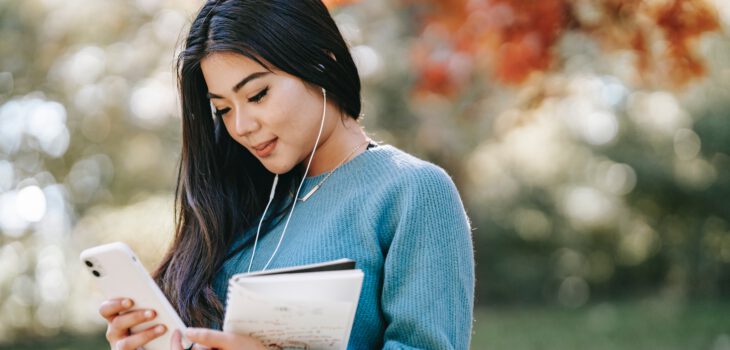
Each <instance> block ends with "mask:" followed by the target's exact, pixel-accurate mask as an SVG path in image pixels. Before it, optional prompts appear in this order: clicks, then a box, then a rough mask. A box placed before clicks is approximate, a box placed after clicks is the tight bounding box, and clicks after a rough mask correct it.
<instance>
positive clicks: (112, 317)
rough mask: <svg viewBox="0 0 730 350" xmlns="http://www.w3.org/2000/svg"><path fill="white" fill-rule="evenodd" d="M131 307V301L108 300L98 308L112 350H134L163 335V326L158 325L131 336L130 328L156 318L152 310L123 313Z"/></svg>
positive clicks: (132, 303)
mask: <svg viewBox="0 0 730 350" xmlns="http://www.w3.org/2000/svg"><path fill="white" fill-rule="evenodd" d="M133 305H134V302H133V301H132V300H131V299H110V300H107V301H105V302H103V303H102V304H101V306H100V307H99V314H101V316H102V317H104V319H106V322H107V328H106V339H107V340H108V341H109V345H110V346H111V348H112V350H134V349H137V348H140V347H142V346H144V345H145V344H147V343H148V342H150V341H151V340H152V339H155V338H157V337H159V336H161V335H163V334H164V333H165V326H164V325H161V324H159V325H152V326H151V327H149V328H147V329H145V330H144V331H142V332H139V333H135V334H131V333H130V332H129V329H130V328H132V327H134V326H136V325H138V324H140V323H144V322H147V321H149V320H151V319H154V318H155V316H156V313H155V311H154V310H135V311H131V312H127V313H125V311H127V310H129V309H130V308H132V306H133ZM120 313H121V314H120Z"/></svg>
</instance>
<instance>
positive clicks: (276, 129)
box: [200, 53, 337, 174]
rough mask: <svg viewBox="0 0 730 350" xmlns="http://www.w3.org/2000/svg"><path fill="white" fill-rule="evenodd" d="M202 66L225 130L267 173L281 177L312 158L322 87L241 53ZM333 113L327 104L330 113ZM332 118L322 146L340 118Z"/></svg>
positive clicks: (211, 58)
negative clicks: (310, 84)
mask: <svg viewBox="0 0 730 350" xmlns="http://www.w3.org/2000/svg"><path fill="white" fill-rule="evenodd" d="M200 65H201V68H202V71H203V76H204V78H205V82H206V84H207V85H208V94H209V97H210V101H211V103H212V104H213V106H214V108H215V110H216V114H217V115H218V117H220V118H221V119H222V120H223V123H224V124H225V126H226V130H228V133H229V134H230V135H231V137H232V138H233V139H234V140H236V142H238V143H240V144H241V145H242V146H244V147H246V149H248V150H249V152H251V154H253V155H254V156H255V157H256V158H258V159H259V161H261V163H262V164H263V165H264V167H266V169H268V170H269V171H271V172H272V173H276V174H282V173H285V172H288V171H289V170H291V169H292V168H293V167H294V166H295V165H297V164H299V163H301V162H302V161H304V160H305V159H306V158H307V157H308V156H309V154H310V153H311V150H312V148H313V147H314V142H315V140H316V138H317V133H318V132H319V126H320V123H321V118H322V107H323V106H322V104H323V96H322V91H321V89H319V88H315V87H312V86H309V85H306V84H305V83H304V82H303V81H302V80H301V79H299V78H297V77H294V76H292V75H289V74H287V73H285V72H283V71H280V70H277V69H272V70H273V73H272V72H269V71H268V70H266V69H265V68H264V67H262V66H261V65H260V64H258V63H257V62H256V61H254V60H252V59H250V58H248V57H245V56H243V55H240V54H236V53H213V54H211V55H209V56H207V57H206V58H204V59H203V60H202V61H201V62H200ZM333 109H334V107H333V106H332V105H331V104H329V103H328V112H327V113H328V114H330V112H332V113H337V112H336V111H335V110H333ZM327 119H328V121H329V122H325V126H324V129H323V131H322V136H321V138H320V144H322V143H324V142H326V140H327V138H328V137H329V135H330V134H331V133H332V130H333V129H334V125H333V124H332V121H334V120H335V119H336V118H331V117H328V118H327ZM317 154H319V149H318V151H317Z"/></svg>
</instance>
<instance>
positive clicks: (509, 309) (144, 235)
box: [0, 0, 730, 350]
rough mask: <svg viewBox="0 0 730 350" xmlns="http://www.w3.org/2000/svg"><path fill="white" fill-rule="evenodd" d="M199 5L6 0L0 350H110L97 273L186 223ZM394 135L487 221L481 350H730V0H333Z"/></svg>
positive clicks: (481, 241) (2, 14) (2, 17)
mask: <svg viewBox="0 0 730 350" xmlns="http://www.w3.org/2000/svg"><path fill="white" fill-rule="evenodd" d="M201 4H202V2H201V1H199V0H195V1H193V0H176V1H172V0H126V1H119V0H94V1H88V0H23V1H20V0H0V349H105V348H108V347H107V344H106V343H105V340H104V336H103V334H104V330H105V324H104V323H103V322H102V319H101V318H100V317H99V316H98V315H97V307H98V302H100V301H101V297H100V296H99V295H97V294H94V293H92V287H91V285H90V277H89V276H88V274H87V273H86V272H85V271H84V269H83V268H82V266H81V265H80V263H79V262H78V258H77V257H78V254H79V252H80V251H81V250H82V249H84V248H87V247H89V246H92V245H96V244H101V243H106V242H111V241H117V240H121V241H125V242H127V243H128V244H129V245H131V246H132V247H133V248H134V249H135V250H136V251H137V252H138V254H139V255H140V256H141V258H142V259H143V261H144V263H145V265H146V266H147V267H148V268H149V269H152V268H153V267H154V266H155V264H156V263H157V262H158V261H159V259H160V257H161V254H162V253H163V252H164V251H165V249H166V247H167V244H168V242H169V240H170V237H171V233H172V229H173V191H174V184H175V177H176V166H177V163H178V161H179V149H180V117H179V114H178V113H179V112H178V111H179V107H178V100H177V93H176V86H175V77H174V74H173V62H174V58H175V53H176V52H177V50H178V48H179V43H180V42H181V40H182V39H183V38H184V34H185V32H186V29H187V28H188V25H189V23H190V21H191V19H192V17H193V15H194V13H195V12H196V10H197V9H198V8H199V7H200V6H201ZM327 4H328V6H330V7H331V9H332V12H333V14H334V16H335V19H336V21H337V23H338V25H339V26H340V29H341V31H342V33H343V35H344V36H345V38H346V39H347V41H348V42H349V43H350V45H351V48H352V53H353V55H354V57H355V59H356V62H357V64H358V67H359V71H360V74H361V77H362V81H363V85H364V93H363V97H364V111H365V117H364V119H363V124H364V125H365V127H366V129H367V130H368V131H369V133H370V134H371V136H373V138H375V139H376V140H381V141H384V142H387V143H390V144H393V145H395V146H397V147H400V148H402V149H404V150H406V151H408V152H411V153H413V154H415V155H417V156H419V157H421V158H424V159H427V160H430V161H432V162H434V163H436V164H438V165H440V166H442V167H443V168H445V169H446V170H447V171H448V172H449V173H450V174H451V175H452V176H453V179H454V181H455V182H456V184H457V187H458V188H459V190H460V192H461V195H462V198H463V200H464V202H465V204H466V207H467V211H468V214H469V216H470V218H471V220H472V224H473V227H474V228H475V230H474V242H475V253H476V263H477V289H476V302H477V305H476V310H475V323H474V335H473V340H472V348H473V349H585V348H588V349H712V350H721V349H730V123H728V117H730V31H729V29H730V2H728V1H727V0H643V1H636V0H540V1H527V0H424V1H415V0H362V1H328V2H327Z"/></svg>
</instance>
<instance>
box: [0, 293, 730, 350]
mask: <svg viewBox="0 0 730 350" xmlns="http://www.w3.org/2000/svg"><path fill="white" fill-rule="evenodd" d="M475 318H476V322H475V323H474V335H473V337H472V347H471V348H472V349H473V350H492V349H494V350H502V349H508V350H533V349H534V350H551V349H556V350H557V349H560V350H570V349H581V350H582V349H590V350H613V349H621V350H628V349H631V350H633V349H637V350H644V349H647V350H654V349H661V350H674V349H676V350H680V349H681V350H689V349H692V350H695V349H697V350H730V301H720V302H718V301H714V302H692V303H688V304H684V303H671V302H661V301H657V300H650V301H622V302H611V303H599V304H592V305H588V306H584V307H581V308H578V309H566V308H561V307H558V306H521V307H501V308H480V309H477V311H476V313H475ZM11 349H12V350H31V349H33V350H36V349H47V350H72V349H73V350H102V349H103V350H107V349H108V344H107V343H106V341H105V339H104V335H103V333H100V334H89V335H73V334H60V335H57V336H54V337H50V338H26V339H25V340H23V341H22V342H16V343H11V344H0V350H11Z"/></svg>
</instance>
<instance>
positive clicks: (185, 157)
mask: <svg viewBox="0 0 730 350" xmlns="http://www.w3.org/2000/svg"><path fill="white" fill-rule="evenodd" d="M178 83H179V88H180V97H181V101H182V114H183V116H182V117H183V119H182V120H183V121H182V129H183V130H182V132H183V144H182V159H181V165H180V169H179V176H178V179H179V180H178V188H177V192H176V195H177V206H178V207H177V208H178V212H177V218H176V219H177V220H176V222H177V225H176V234H175V237H174V241H173V243H172V246H171V248H170V250H169V251H168V253H167V255H166V256H165V257H164V259H163V260H162V263H161V264H160V266H159V268H158V269H157V271H156V272H155V278H156V280H157V282H158V283H159V284H160V286H161V287H162V288H163V290H164V291H165V293H166V294H167V297H168V298H169V299H170V301H171V302H172V304H173V305H174V306H175V308H176V309H177V311H178V313H179V314H180V315H181V317H182V318H183V320H184V321H185V323H186V324H187V325H188V326H191V327H198V328H192V329H189V333H188V334H187V336H188V337H189V338H190V340H191V341H193V342H195V343H197V344H198V345H196V346H207V347H211V348H219V349H262V348H265V347H264V345H263V344H262V343H261V342H260V341H258V340H257V339H254V338H251V337H246V336H241V335H236V334H227V333H223V332H221V331H220V330H219V329H220V328H219V327H220V325H221V324H222V318H223V314H224V312H225V310H224V304H225V297H226V287H227V281H228V278H229V277H230V276H232V275H233V274H235V273H240V272H246V271H258V270H262V269H270V268H277V267H285V266H294V265H301V264H309V263H315V262H323V261H328V260H334V259H338V258H350V259H353V260H355V261H356V263H357V267H358V268H360V269H362V270H363V272H364V274H365V277H364V281H363V286H362V292H361V296H360V301H359V305H358V309H357V312H356V315H355V322H354V325H353V329H352V333H351V336H350V341H349V344H348V348H350V349H376V348H383V349H467V348H468V347H469V340H470V333H471V324H472V322H471V321H472V307H473V295H474V260H473V251H472V243H471V233H470V227H469V222H468V218H467V216H466V214H465V211H464V208H463V205H462V203H461V200H460V198H459V194H458V192H457V190H456V188H455V186H454V184H453V182H452V181H451V178H450V177H449V176H448V175H447V174H446V173H445V172H444V171H443V170H442V169H441V168H439V167H438V166H436V165H433V164H431V163H428V162H426V161H422V160H419V159H417V158H415V157H413V156H411V155H409V154H407V153H404V152H403V151H401V150H399V149H397V148H395V147H393V146H390V145H381V144H378V143H376V142H373V141H372V140H370V138H369V137H368V136H367V134H366V133H365V132H364V131H363V129H362V128H361V127H360V125H359V123H358V121H357V120H358V118H359V116H360V113H361V101H360V80H359V77H358V73H357V69H356V67H355V65H354V63H353V60H352V57H351V56H350V53H349V51H348V47H347V45H346V43H345V41H344V40H343V38H342V36H341V34H340V32H339V30H338V29H337V26H336V25H335V23H334V21H333V20H332V17H331V16H330V14H329V13H328V11H327V9H326V7H325V6H324V5H323V4H322V3H321V2H320V0H297V1H291V0H219V1H209V2H208V3H206V4H205V5H204V6H203V7H202V9H201V10H200V12H199V13H198V15H197V17H196V18H195V20H194V22H193V23H192V27H191V29H190V33H189V35H188V37H187V40H186V43H185V47H184V51H183V52H182V53H181V54H180V56H179V60H178ZM131 304H132V303H131V302H130V301H129V300H126V301H124V302H123V300H119V299H115V300H109V301H107V302H105V303H104V304H103V305H102V306H101V308H100V313H101V314H102V316H104V317H105V318H106V319H107V321H108V330H107V339H108V340H109V343H110V344H111V346H112V348H113V349H136V348H138V347H141V346H143V345H144V344H145V343H147V342H148V341H150V340H151V339H154V338H155V337H157V336H159V335H160V334H161V333H156V331H155V330H156V328H154V327H153V328H150V329H148V330H147V331H144V332H141V333H137V334H134V335H130V334H129V328H130V327H132V326H133V325H136V324H139V323H141V322H143V321H146V320H147V319H148V318H145V314H144V313H143V312H142V311H138V312H132V313H123V312H124V310H126V309H128V308H129V307H131ZM120 313H122V314H120ZM151 314H152V316H151V317H154V312H152V313H151ZM164 331H165V330H164V329H163V330H162V332H164ZM179 336H180V335H179V334H175V336H174V337H173V339H174V340H173V344H172V345H171V348H172V349H179V348H180V345H179V343H176V342H175V340H177V339H179Z"/></svg>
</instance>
